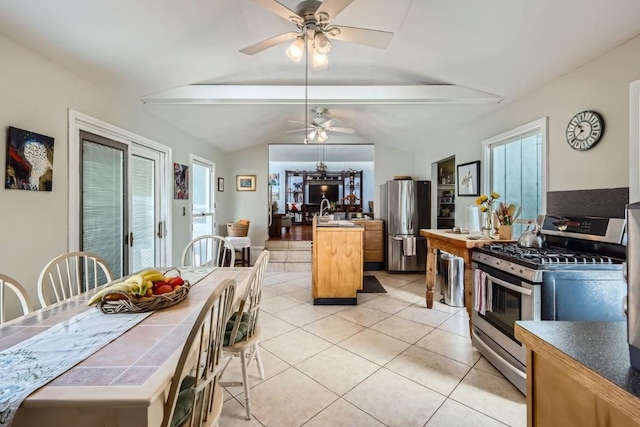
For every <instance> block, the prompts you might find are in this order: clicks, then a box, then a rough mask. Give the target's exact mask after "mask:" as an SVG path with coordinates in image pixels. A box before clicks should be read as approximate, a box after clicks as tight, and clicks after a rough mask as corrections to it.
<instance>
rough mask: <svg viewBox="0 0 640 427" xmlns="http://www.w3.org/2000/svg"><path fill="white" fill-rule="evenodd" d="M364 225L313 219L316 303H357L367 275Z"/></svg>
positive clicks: (314, 290) (314, 300) (313, 281)
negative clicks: (365, 274) (364, 277)
mask: <svg viewBox="0 0 640 427" xmlns="http://www.w3.org/2000/svg"><path fill="white" fill-rule="evenodd" d="M363 237H364V227H363V226H361V225H358V224H355V223H352V222H350V221H329V219H328V217H327V218H326V219H325V218H324V217H321V218H320V222H318V217H317V216H316V217H314V218H313V253H312V259H313V268H312V296H313V303H314V305H329V304H337V305H355V304H356V302H357V293H358V290H359V289H362V279H363V274H364V265H363V263H364V255H363V253H364V252H363Z"/></svg>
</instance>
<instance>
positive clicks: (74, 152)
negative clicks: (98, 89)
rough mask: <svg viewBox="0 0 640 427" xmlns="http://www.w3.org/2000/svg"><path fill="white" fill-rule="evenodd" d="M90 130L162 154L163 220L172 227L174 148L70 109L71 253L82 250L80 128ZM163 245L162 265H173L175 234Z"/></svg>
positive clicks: (167, 237)
mask: <svg viewBox="0 0 640 427" xmlns="http://www.w3.org/2000/svg"><path fill="white" fill-rule="evenodd" d="M81 130H83V131H86V132H90V133H93V134H96V135H100V136H103V137H105V138H109V139H112V140H114V141H117V142H121V143H123V144H126V145H128V146H131V145H133V144H136V145H140V146H143V147H146V148H150V149H152V150H155V151H157V152H159V153H160V159H161V160H160V164H159V167H160V187H161V188H162V189H163V190H162V191H163V193H164V194H165V195H166V197H165V198H164V200H163V201H162V202H161V203H160V206H159V210H160V218H159V220H160V221H165V224H166V229H168V230H172V229H173V228H172V218H171V209H170V208H171V206H170V203H171V200H172V198H171V197H170V195H169V189H172V188H173V187H172V182H173V178H172V173H170V172H172V171H173V168H172V164H171V159H172V149H171V147H168V146H166V145H163V144H160V143H159V142H156V141H153V140H151V139H148V138H145V137H143V136H140V135H137V134H135V133H133V132H130V131H128V130H125V129H122V128H119V127H117V126H114V125H111V124H109V123H106V122H103V121H102V120H99V119H96V118H94V117H91V116H88V115H86V114H83V113H80V112H78V111H75V110H72V109H69V136H68V138H69V139H68V145H67V147H68V150H69V166H68V170H69V223H68V233H69V234H68V242H67V247H68V250H69V251H70V252H72V251H77V250H80V229H79V227H78V224H80V200H81V197H80V162H81V158H80V147H79V144H80V131H81ZM163 242H164V244H163V245H161V249H160V252H161V256H160V259H159V262H158V264H159V265H165V266H170V265H173V262H172V250H171V249H172V238H171V233H167V235H166V236H165V238H164V239H163Z"/></svg>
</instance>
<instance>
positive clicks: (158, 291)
mask: <svg viewBox="0 0 640 427" xmlns="http://www.w3.org/2000/svg"><path fill="white" fill-rule="evenodd" d="M169 292H173V288H172V287H171V285H168V284H166V283H165V284H164V285H162V286H160V287H158V289H156V290H155V291H154V292H153V293H154V294H156V295H162V294H168V293H169Z"/></svg>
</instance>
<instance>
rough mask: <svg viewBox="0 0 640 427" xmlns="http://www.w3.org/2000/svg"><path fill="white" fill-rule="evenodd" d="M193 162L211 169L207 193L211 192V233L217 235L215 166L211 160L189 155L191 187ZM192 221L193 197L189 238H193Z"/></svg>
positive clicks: (192, 182)
mask: <svg viewBox="0 0 640 427" xmlns="http://www.w3.org/2000/svg"><path fill="white" fill-rule="evenodd" d="M194 162H198V163H202V164H204V165H207V166H209V167H210V168H211V175H210V176H209V178H210V182H209V191H210V192H211V194H210V195H209V197H210V198H211V203H212V204H213V206H211V210H212V214H213V215H212V220H213V230H212V233H213V234H218V230H217V227H218V224H217V202H216V191H217V186H216V182H217V180H216V176H217V175H216V164H215V163H214V162H212V161H211V160H207V159H205V158H204V157H200V156H197V155H195V154H189V165H190V166H191V167H190V169H189V182H191V185H192V186H193V184H194V182H195V181H194V180H193V164H194ZM193 219H194V213H193V197H192V198H191V238H193Z"/></svg>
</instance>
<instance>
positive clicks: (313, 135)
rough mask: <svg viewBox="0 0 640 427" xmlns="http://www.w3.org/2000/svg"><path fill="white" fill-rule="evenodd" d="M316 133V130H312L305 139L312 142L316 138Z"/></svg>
mask: <svg viewBox="0 0 640 427" xmlns="http://www.w3.org/2000/svg"><path fill="white" fill-rule="evenodd" d="M317 133H318V132H317V130H316V129H314V130H312V131H311V132H309V134H308V135H307V139H308V140H309V141H313V140H314V139H315V137H316V134H317Z"/></svg>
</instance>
